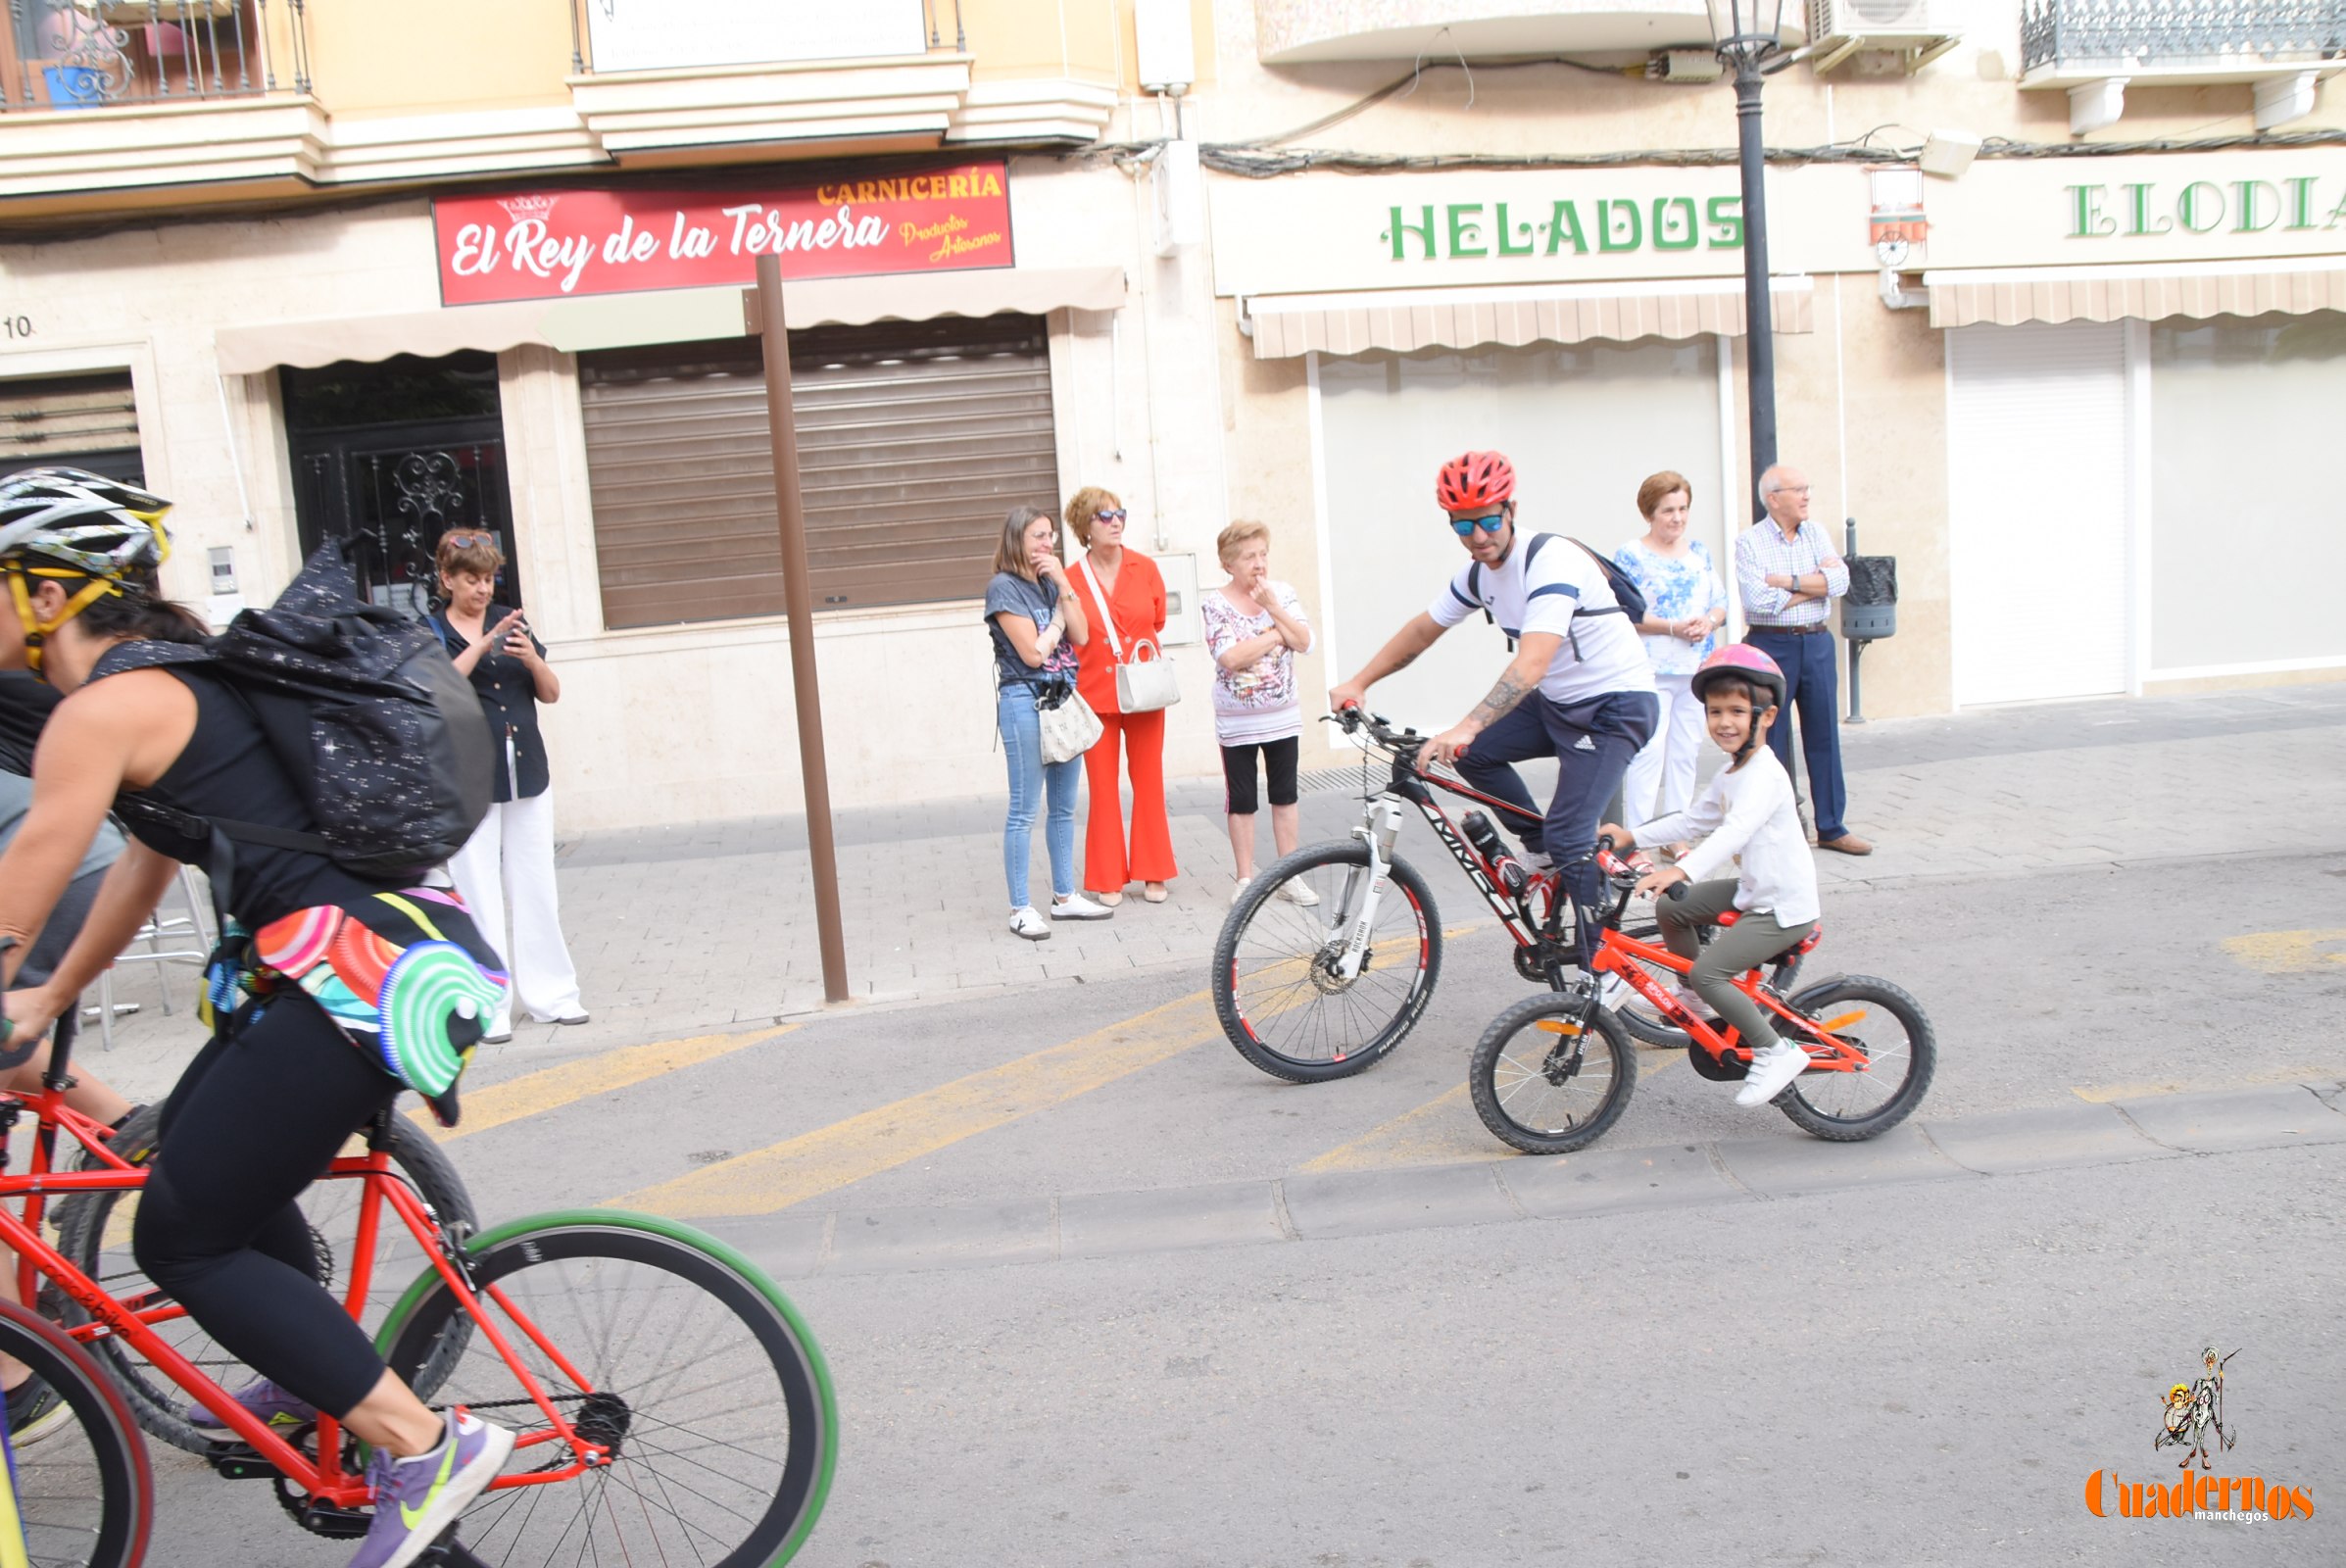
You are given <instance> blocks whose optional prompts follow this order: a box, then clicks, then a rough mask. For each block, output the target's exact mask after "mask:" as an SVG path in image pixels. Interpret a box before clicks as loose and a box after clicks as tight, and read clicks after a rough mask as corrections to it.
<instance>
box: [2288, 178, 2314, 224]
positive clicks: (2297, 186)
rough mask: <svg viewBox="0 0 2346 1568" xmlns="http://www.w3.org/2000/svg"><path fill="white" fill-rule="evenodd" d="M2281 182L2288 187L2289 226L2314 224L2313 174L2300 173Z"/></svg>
mask: <svg viewBox="0 0 2346 1568" xmlns="http://www.w3.org/2000/svg"><path fill="white" fill-rule="evenodd" d="M2281 183H2282V184H2284V185H2286V186H2288V187H2289V226H2290V227H2291V228H2312V227H2313V226H2314V176H2313V175H2311V174H2300V175H2298V176H2297V177H2296V178H2295V179H2284V180H2282V181H2281Z"/></svg>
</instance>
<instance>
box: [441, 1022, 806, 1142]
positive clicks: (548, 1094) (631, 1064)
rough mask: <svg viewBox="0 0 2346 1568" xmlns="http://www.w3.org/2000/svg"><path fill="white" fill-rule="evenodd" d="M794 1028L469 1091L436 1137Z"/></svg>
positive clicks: (609, 1059) (620, 1054) (572, 1064)
mask: <svg viewBox="0 0 2346 1568" xmlns="http://www.w3.org/2000/svg"><path fill="white" fill-rule="evenodd" d="M798 1027H799V1025H797V1024H795V1023H786V1024H782V1025H780V1026H779V1027H777V1028H772V1029H751V1030H748V1031H745V1032H744V1033H741V1034H729V1035H695V1036H693V1037H692V1038H691V1039H689V1040H658V1041H654V1042H653V1043H652V1044H651V1045H648V1046H628V1047H625V1048H623V1049H621V1050H618V1051H607V1052H605V1053H603V1054H601V1055H596V1056H589V1057H587V1058H586V1059H585V1060H583V1061H566V1062H563V1063H562V1065H560V1066H557V1067H547V1068H544V1069H543V1070H541V1071H538V1072H533V1073H526V1074H524V1075H523V1076H521V1077H519V1078H509V1079H508V1080H506V1081H505V1082H504V1083H501V1084H491V1085H489V1086H488V1087H487V1088H486V1089H478V1090H473V1089H467V1090H464V1091H463V1093H462V1102H463V1105H464V1120H463V1121H462V1122H460V1123H458V1124H457V1125H456V1126H455V1127H453V1128H449V1127H437V1126H435V1127H433V1128H431V1129H430V1131H431V1135H432V1137H434V1138H436V1139H438V1140H439V1141H440V1142H441V1143H443V1144H445V1143H450V1142H452V1141H454V1140H456V1139H459V1138H464V1137H468V1136H470V1135H471V1134H473V1133H479V1132H486V1131H488V1130H489V1129H490V1128H492V1127H502V1126H504V1125H505V1124H506V1123H507V1122H509V1121H519V1120H520V1119H521V1118H522V1117H524V1116H536V1115H542V1114H543V1113H545V1112H546V1111H549V1110H559V1109H560V1108H562V1106H564V1105H567V1104H569V1103H572V1102H574V1101H580V1100H585V1099H588V1098H590V1097H592V1096H595V1095H608V1094H610V1093H611V1091H612V1090H614V1089H626V1088H629V1087H631V1086H632V1085H635V1084H640V1083H642V1082H643V1081H644V1080H645V1079H647V1078H657V1077H659V1076H660V1074H661V1073H666V1072H674V1071H675V1070H676V1069H677V1068H679V1067H692V1066H698V1065H699V1064H700V1063H702V1062H705V1061H714V1060H715V1059H716V1058H717V1057H719V1056H727V1055H731V1054H733V1053H734V1052H736V1051H745V1050H747V1049H748V1048H750V1047H751V1046H758V1045H763V1044H764V1043H765V1042H767V1041H768V1040H776V1039H779V1038H781V1037H782V1036H783V1035H786V1034H789V1033H790V1032H791V1031H792V1030H793V1029H796V1028H798Z"/></svg>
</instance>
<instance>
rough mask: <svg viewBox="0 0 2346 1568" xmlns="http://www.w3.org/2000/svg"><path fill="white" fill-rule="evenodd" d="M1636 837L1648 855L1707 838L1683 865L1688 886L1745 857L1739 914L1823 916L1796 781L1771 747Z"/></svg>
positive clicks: (1791, 919)
mask: <svg viewBox="0 0 2346 1568" xmlns="http://www.w3.org/2000/svg"><path fill="white" fill-rule="evenodd" d="M1631 831H1632V832H1634V833H1635V834H1637V842H1638V843H1639V844H1640V845H1642V846H1645V847H1647V848H1651V847H1652V846H1654V845H1656V844H1676V843H1680V842H1682V841H1684V840H1686V839H1695V838H1698V839H1701V840H1702V842H1701V843H1699V844H1697V845H1695V846H1694V848H1692V849H1691V850H1689V851H1687V852H1686V858H1684V859H1682V860H1680V861H1679V862H1678V868H1679V869H1680V870H1682V871H1684V872H1686V877H1687V879H1688V880H1689V881H1694V882H1702V881H1707V880H1708V879H1709V878H1711V877H1712V876H1714V875H1716V874H1717V873H1718V872H1720V871H1721V870H1723V869H1725V868H1726V866H1727V863H1728V862H1729V861H1730V860H1732V859H1734V858H1735V857H1736V856H1738V855H1739V856H1741V857H1742V858H1743V863H1742V866H1741V868H1740V869H1739V870H1738V871H1737V873H1736V875H1735V907H1736V908H1738V909H1746V910H1749V911H1751V912H1752V913H1755V914H1756V913H1760V912H1762V911H1765V912H1768V913H1771V914H1773V915H1775V916H1776V922H1777V924H1779V925H1785V926H1794V925H1805V924H1807V923H1808V922H1809V921H1811V920H1814V919H1817V918H1819V916H1820V915H1821V914H1822V913H1823V907H1822V906H1821V905H1820V904H1819V903H1818V902H1817V862H1816V859H1815V858H1814V857H1813V856H1812V855H1811V854H1810V853H1809V848H1808V836H1807V835H1806V834H1805V833H1803V832H1802V831H1801V828H1800V808H1799V807H1798V806H1797V805H1796V804H1795V803H1794V801H1793V799H1792V780H1791V778H1790V776H1789V775H1787V774H1786V773H1785V772H1784V764H1783V763H1782V762H1780V761H1778V760H1776V754H1775V753H1774V752H1772V751H1770V750H1768V748H1766V747H1765V746H1762V747H1760V748H1758V749H1757V750H1755V751H1754V752H1753V753H1752V754H1751V760H1749V761H1747V762H1745V763H1744V764H1743V765H1742V766H1741V767H1738V768H1732V769H1727V770H1723V771H1722V772H1721V773H1720V774H1719V776H1718V777H1717V778H1715V779H1713V780H1711V784H1710V788H1708V789H1706V790H1704V791H1703V792H1702V794H1701V795H1699V796H1697V797H1696V798H1695V801H1694V804H1693V805H1692V806H1689V807H1687V808H1686V809H1685V810H1683V811H1673V812H1671V813H1670V814H1669V815H1668V816H1658V817H1656V818H1654V819H1653V820H1652V821H1650V822H1647V823H1645V824H1644V825H1643V826H1641V827H1633V828H1632V829H1631Z"/></svg>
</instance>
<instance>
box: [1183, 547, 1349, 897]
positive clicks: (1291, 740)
mask: <svg viewBox="0 0 2346 1568" xmlns="http://www.w3.org/2000/svg"><path fill="white" fill-rule="evenodd" d="M1215 548H1216V550H1217V551H1218V552H1219V553H1220V555H1221V558H1222V569H1223V570H1224V571H1227V572H1229V573H1230V581H1228V582H1226V583H1224V584H1223V585H1222V586H1221V587H1219V588H1217V589H1215V590H1214V591H1213V592H1212V593H1210V594H1207V595H1205V597H1204V600H1203V605H1202V613H1203V616H1204V620H1205V648H1206V652H1208V653H1209V654H1211V655H1212V656H1213V661H1214V738H1215V739H1216V740H1218V741H1220V742H1221V743H1222V783H1223V809H1224V811H1225V812H1226V813H1227V815H1228V817H1229V822H1230V853H1231V855H1232V857H1233V858H1235V859H1236V860H1237V862H1238V873H1237V874H1238V886H1237V887H1236V888H1235V889H1233V890H1232V891H1231V895H1230V900H1231V902H1232V903H1233V904H1235V903H1237V902H1238V898H1239V895H1240V894H1241V893H1244V892H1245V891H1246V884H1247V882H1249V881H1251V880H1252V879H1253V876H1254V810H1255V766H1254V758H1255V754H1256V753H1257V752H1259V753H1261V754H1262V763H1263V771H1264V772H1266V773H1268V774H1269V775H1270V786H1271V787H1270V796H1271V842H1272V843H1273V844H1275V845H1277V846H1278V848H1279V853H1280V854H1281V855H1283V856H1284V855H1288V854H1291V853H1293V851H1294V850H1295V833H1296V827H1297V822H1298V819H1299V816H1300V813H1299V811H1298V810H1297V809H1296V806H1295V757H1296V753H1297V752H1298V751H1299V750H1300V748H1301V746H1302V735H1303V705H1302V704H1301V702H1300V701H1298V700H1297V698H1296V696H1295V656H1296V655H1297V654H1300V653H1307V652H1309V651H1310V648H1311V624H1310V622H1308V621H1307V620H1305V619H1304V618H1303V603H1302V601H1301V600H1299V599H1297V598H1296V597H1295V590H1294V589H1293V588H1290V587H1289V586H1288V585H1287V584H1286V583H1283V582H1273V581H1272V580H1271V530H1270V529H1269V528H1267V527H1265V526H1263V524H1261V523H1259V522H1234V523H1232V524H1231V525H1230V526H1229V527H1227V528H1225V529H1223V530H1222V535H1221V537H1220V538H1219V539H1217V540H1216V541H1215ZM1279 891H1280V893H1281V895H1282V896H1283V897H1285V898H1287V899H1288V900H1290V901H1291V902H1293V903H1295V904H1303V905H1310V904H1317V903H1319V902H1320V901H1319V895H1317V894H1315V893H1313V892H1312V891H1311V889H1310V888H1309V887H1307V886H1305V885H1304V884H1303V883H1301V882H1289V883H1285V884H1283V885H1282V886H1281V887H1280V890H1279Z"/></svg>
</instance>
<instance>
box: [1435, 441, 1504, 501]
mask: <svg viewBox="0 0 2346 1568" xmlns="http://www.w3.org/2000/svg"><path fill="white" fill-rule="evenodd" d="M1514 494H1515V465H1514V464H1512V463H1509V462H1508V461H1507V458H1506V455H1505V454H1504V453H1500V452H1467V453H1462V454H1461V455H1459V456H1457V457H1454V458H1452V459H1450V461H1449V462H1447V463H1445V464H1443V465H1442V472H1441V473H1440V474H1439V475H1437V476H1436V478H1435V480H1434V500H1435V501H1436V503H1437V504H1439V505H1440V506H1441V508H1442V511H1444V512H1474V511H1477V510H1479V509H1480V508H1483V507H1495V506H1497V505H1498V504H1499V503H1500V502H1502V501H1505V500H1507V499H1508V498H1510V497H1512V496H1513V495H1514Z"/></svg>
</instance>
